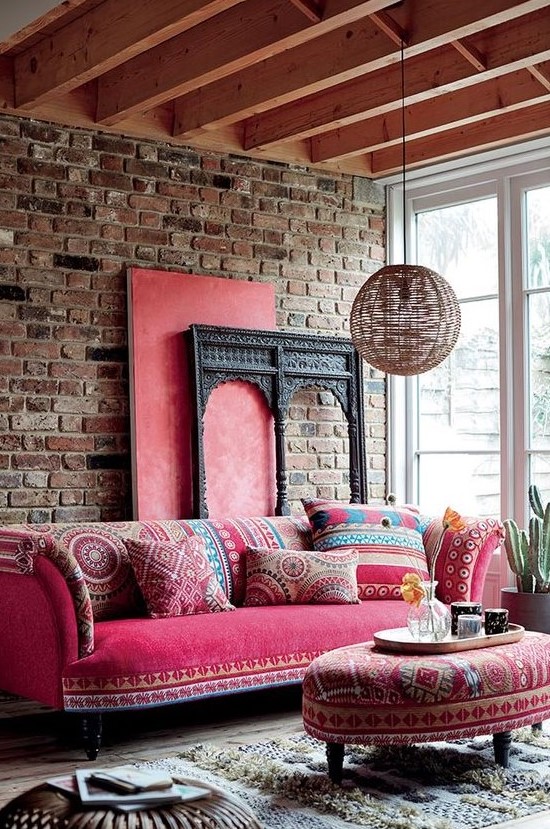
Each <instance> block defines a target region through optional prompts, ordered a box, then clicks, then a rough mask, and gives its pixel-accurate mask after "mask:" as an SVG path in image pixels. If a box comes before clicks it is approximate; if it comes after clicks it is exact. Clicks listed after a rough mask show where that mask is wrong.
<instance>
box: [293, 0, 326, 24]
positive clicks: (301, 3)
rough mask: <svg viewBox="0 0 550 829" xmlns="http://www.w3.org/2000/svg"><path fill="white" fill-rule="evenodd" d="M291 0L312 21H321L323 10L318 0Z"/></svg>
mask: <svg viewBox="0 0 550 829" xmlns="http://www.w3.org/2000/svg"><path fill="white" fill-rule="evenodd" d="M290 2H291V3H292V5H293V6H296V8H297V9H298V10H299V11H301V12H303V13H304V14H305V16H306V17H307V19H308V20H310V21H311V22H312V23H320V22H321V20H322V19H323V12H322V10H321V8H320V6H319V3H317V2H316V0H290Z"/></svg>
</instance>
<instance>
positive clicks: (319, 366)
mask: <svg viewBox="0 0 550 829" xmlns="http://www.w3.org/2000/svg"><path fill="white" fill-rule="evenodd" d="M186 336H187V337H188V343H189V351H190V357H191V364H192V372H191V373H192V376H193V377H194V386H195V407H196V419H195V424H194V434H193V448H194V452H195V463H194V464H193V468H194V472H193V478H194V480H193V487H194V493H193V494H194V505H193V512H194V514H195V515H196V516H198V517H200V518H204V517H207V516H208V507H207V502H206V470H205V461H204V443H203V418H204V413H205V410H206V405H207V402H208V397H209V395H210V393H211V392H212V390H213V389H215V388H216V386H218V385H219V384H221V383H226V382H228V381H231V380H245V381H247V382H249V383H253V384H254V385H256V386H257V387H258V388H259V389H260V390H261V391H262V392H263V394H264V395H265V398H266V400H267V404H268V406H269V409H270V411H271V413H272V415H273V420H274V429H275V462H276V490H277V501H276V510H275V512H276V514H277V515H288V514H289V513H290V507H289V503H288V496H287V473H286V462H285V423H286V419H287V415H288V409H289V405H290V402H291V400H292V397H293V395H294V393H295V392H296V391H297V390H298V389H304V388H311V387H315V388H321V389H324V390H328V391H331V392H332V393H333V394H334V396H335V397H336V399H337V400H338V402H339V403H340V405H341V407H342V410H343V412H344V414H345V416H346V419H347V421H348V435H349V476H350V492H351V498H350V500H351V502H352V503H361V502H365V501H366V497H367V493H366V489H367V474H366V461H365V449H364V428H363V412H364V408H363V372H362V362H361V359H360V357H359V355H358V354H357V351H356V350H355V348H354V347H353V345H352V343H351V341H350V340H347V339H343V338H337V337H324V336H319V335H313V334H308V335H304V334H294V333H292V332H287V331H253V330H248V329H244V328H226V327H221V326H213V325H191V326H190V328H189V331H188V332H186Z"/></svg>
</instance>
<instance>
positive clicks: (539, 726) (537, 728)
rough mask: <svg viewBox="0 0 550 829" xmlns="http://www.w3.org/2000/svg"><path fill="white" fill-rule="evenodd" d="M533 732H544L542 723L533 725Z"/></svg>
mask: <svg viewBox="0 0 550 829" xmlns="http://www.w3.org/2000/svg"><path fill="white" fill-rule="evenodd" d="M531 731H542V723H541V722H535V723H533V725H532V726H531Z"/></svg>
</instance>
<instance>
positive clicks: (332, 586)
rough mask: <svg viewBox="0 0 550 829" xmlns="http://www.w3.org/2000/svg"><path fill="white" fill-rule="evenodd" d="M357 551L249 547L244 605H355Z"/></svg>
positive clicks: (357, 600) (356, 601)
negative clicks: (326, 551)
mask: <svg viewBox="0 0 550 829" xmlns="http://www.w3.org/2000/svg"><path fill="white" fill-rule="evenodd" d="M356 573H357V554H356V553H355V552H353V551H351V552H347V553H339V552H337V553H332V552H329V553H319V552H315V551H312V550H272V549H269V548H263V547H249V548H248V550H247V553H246V596H245V600H244V604H245V606H246V607H251V606H260V605H279V604H357V603H358V602H359V598H358V595H357V575H356Z"/></svg>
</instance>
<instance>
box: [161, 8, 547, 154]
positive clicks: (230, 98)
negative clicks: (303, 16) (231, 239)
mask: <svg viewBox="0 0 550 829" xmlns="http://www.w3.org/2000/svg"><path fill="white" fill-rule="evenodd" d="M495 2H496V0H490V5H491V7H493V6H494V5H495ZM440 3H441V0H404V2H403V3H402V4H401V5H400V6H396V7H394V8H392V9H391V16H392V17H393V16H394V15H395V14H396V13H397V11H398V10H401V11H403V9H405V8H407V9H409V10H410V9H411V8H413V7H414V9H416V10H418V11H419V10H420V9H423V8H424V7H427V10H428V12H429V14H428V15H426V14H423V15H422V18H425V17H426V16H427V17H428V20H429V27H428V26H427V28H426V38H427V41H426V42H427V43H432V42H433V41H434V37H435V34H434V33H435V32H438V37H437V40H442V39H444V38H445V37H446V39H447V43H450V42H451V41H453V40H456V39H457V38H456V37H455V36H454V31H453V30H451V29H448V27H447V25H446V15H444V14H441V9H439V11H437V10H435V9H434V5H435V6H437V5H438V4H440ZM463 5H464V6H465V12H464V14H462V15H459V17H458V21H456V20H455V22H460V23H461V24H462V29H461V30H468V31H470V30H471V29H472V27H473V26H474V25H477V26H478V27H479V29H480V30H481V29H483V25H484V18H483V16H482V15H481V12H480V11H479V8H481V9H485V3H477V4H475V5H476V6H477V7H479V8H478V9H477V11H474V10H472V8H471V5H472V4H471V2H470V0H469V2H468V3H465V4H462V3H458V4H456V3H455V4H453V3H447V4H446V8H447V6H449V7H452V14H453V17H454V18H456V9H455V6H459V7H460V8H462V6H463ZM500 5H501V6H504V5H507V6H510V5H514V6H515V7H517V6H518V4H517V3H516V4H510V3H509V2H507V3H504V2H502V0H501V3H500ZM519 5H521V6H522V7H523V6H524V4H519ZM466 11H467V12H469V15H470V17H466ZM515 11H516V9H514V10H510V11H509V14H510V15H511V16H512V23H511V24H508V25H509V26H513V21H515V20H516V14H515ZM547 12H548V9H546V10H545V13H546V16H547V17H548V14H547ZM542 14H543V13H542V12H541V15H542ZM430 15H433V17H434V18H435V20H436V21H437V25H438V26H439V28H438V29H436V28H435V27H436V23H435V22H434V20H432V17H431V16H430ZM402 18H403V20H404V21H405V22H407V20H408V16H407V15H405V14H403V15H402ZM490 19H491V20H492V19H493V17H491V18H490ZM517 22H518V23H519V22H520V21H517ZM373 29H374V31H376V33H377V34H378V35H379V30H377V29H376V28H374V27H373ZM401 29H402V30H403V31H408V30H407V29H406V28H405V27H403V26H401ZM343 31H344V34H345V30H343ZM407 36H408V37H409V39H410V37H411V36H410V33H409V34H408V35H407ZM415 36H416V37H417V39H418V37H419V36H420V33H419V30H418V28H417V29H416V30H415ZM349 40H350V42H346V41H345V39H343V38H342V37H339V38H336V37H335V38H334V39H333V40H332V41H331V40H329V39H327V40H325V41H318V42H316V44H312V48H309V49H306V48H305V46H302V47H301V48H300V49H295V50H289V51H288V52H286V53H284V54H282V55H279V56H277V57H275V58H272V59H271V60H269V61H264V62H263V63H262V64H259V65H256V66H255V67H252V68H250V69H248V70H245V71H244V72H240V73H237V74H235V75H231V76H229V77H227V78H225V79H223V80H221V81H218V82H217V83H212V84H209V85H208V86H203V87H201V88H196V89H195V90H193V91H192V92H191V93H189V94H188V95H185V96H183V97H182V98H180V99H179V100H177V101H176V108H175V113H176V118H175V127H174V128H175V131H176V134H177V135H180V136H187V137H188V138H192V137H193V135H194V134H195V133H196V132H197V131H199V130H201V129H202V128H204V127H211V126H213V125H217V124H222V123H230V122H231V120H240V119H242V118H245V117H252V116H258V118H262V117H263V116H262V114H261V113H265V112H266V111H267V110H269V109H271V108H273V107H276V106H277V107H278V106H282V105H286V104H289V103H291V102H292V101H295V100H297V99H300V98H303V97H304V96H306V95H310V94H314V93H315V92H316V91H318V92H323V95H330V89H329V88H328V87H329V83H328V81H330V80H331V79H332V84H331V85H332V86H334V85H336V84H339V83H342V82H344V81H346V80H347V79H350V80H351V79H353V78H354V77H357V75H359V74H361V73H364V72H366V71H369V72H373V71H376V68H377V67H376V60H379V61H380V63H383V57H384V56H386V58H387V61H386V62H387V63H388V64H389V63H391V62H392V61H393V62H395V61H396V60H398V59H399V55H398V54H397V52H396V49H395V44H393V43H392V42H391V41H390V40H389V38H388V40H387V41H384V43H382V42H381V41H380V37H378V38H377V37H376V35H375V34H373V33H372V31H371V36H370V40H369V41H365V43H364V44H361V46H362V48H357V47H358V41H357V38H356V39H355V47H356V48H355V49H354V48H353V47H354V44H353V43H352V42H351V41H353V38H350V39H349ZM315 45H316V46H317V49H315V48H314V47H315ZM473 45H474V46H476V45H477V44H476V41H475V40H474V41H473ZM419 48H420V47H419V43H416V45H415V47H414V49H415V51H416V52H418V50H419ZM430 48H431V47H430ZM338 49H340V50H342V49H343V51H344V54H339V53H338V52H337V51H336V50H338ZM427 50H428V51H429V49H428V47H427ZM411 54H413V55H414V52H412V53H411V47H408V48H407V49H406V50H405V56H406V58H408V59H410V57H411ZM331 70H332V71H331ZM388 71H390V70H388ZM464 75H465V76H468V75H472V72H471V70H470V68H469V66H468V65H466V68H465V69H464ZM407 82H408V81H407ZM432 83H433V85H434V86H436V87H437V86H439V72H438V71H437V70H436V72H435V73H434V79H433V81H432ZM316 87H317V88H316ZM335 107H336V109H337V111H339V107H338V103H337V102H336V104H335ZM320 108H321V109H322V110H323V111H326V107H325V106H324V104H323V103H320ZM267 117H268V118H269V115H268V116H267ZM276 131H277V130H276V129H275V132H276Z"/></svg>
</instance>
